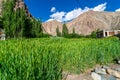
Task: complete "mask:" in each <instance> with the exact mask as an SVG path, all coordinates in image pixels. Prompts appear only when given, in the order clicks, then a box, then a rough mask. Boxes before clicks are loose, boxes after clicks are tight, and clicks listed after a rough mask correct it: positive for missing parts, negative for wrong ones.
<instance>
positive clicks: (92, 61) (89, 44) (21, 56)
mask: <svg viewBox="0 0 120 80" xmlns="http://www.w3.org/2000/svg"><path fill="white" fill-rule="evenodd" d="M118 56H120V40H119V39H118V38H117V37H111V38H103V39H91V38H81V39H65V38H36V39H22V40H16V39H12V40H6V41H0V80H62V71H69V72H74V73H81V72H84V71H85V70H86V69H89V68H92V67H93V66H95V65H96V64H100V65H101V64H108V63H111V62H113V59H115V58H117V57H118Z"/></svg>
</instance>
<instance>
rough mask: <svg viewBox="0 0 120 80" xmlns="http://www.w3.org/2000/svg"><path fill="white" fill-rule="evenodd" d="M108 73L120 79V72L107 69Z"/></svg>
mask: <svg viewBox="0 0 120 80" xmlns="http://www.w3.org/2000/svg"><path fill="white" fill-rule="evenodd" d="M107 73H108V74H110V75H112V76H115V77H117V78H120V72H118V71H115V70H112V69H107Z"/></svg>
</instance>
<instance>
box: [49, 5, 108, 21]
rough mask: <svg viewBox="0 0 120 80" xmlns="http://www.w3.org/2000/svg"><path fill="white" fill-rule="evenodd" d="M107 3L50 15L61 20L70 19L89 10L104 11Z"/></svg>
mask: <svg viewBox="0 0 120 80" xmlns="http://www.w3.org/2000/svg"><path fill="white" fill-rule="evenodd" d="M106 5H107V3H103V4H99V5H98V6H95V7H94V8H88V7H85V8H84V9H81V8H77V9H73V10H72V11H69V12H64V11H61V12H55V13H53V14H52V15H50V19H49V20H58V21H60V22H63V21H70V20H72V19H74V18H76V17H78V16H79V15H80V14H82V13H84V12H87V11H89V10H93V11H104V10H105V9H106ZM49 20H48V21H49Z"/></svg>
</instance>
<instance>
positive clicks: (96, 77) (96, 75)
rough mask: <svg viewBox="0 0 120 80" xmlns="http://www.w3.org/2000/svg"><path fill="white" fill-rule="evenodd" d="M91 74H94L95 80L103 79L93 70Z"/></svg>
mask: <svg viewBox="0 0 120 80" xmlns="http://www.w3.org/2000/svg"><path fill="white" fill-rule="evenodd" d="M91 76H92V78H93V80H102V79H101V76H100V75H99V74H97V73H95V72H92V73H91Z"/></svg>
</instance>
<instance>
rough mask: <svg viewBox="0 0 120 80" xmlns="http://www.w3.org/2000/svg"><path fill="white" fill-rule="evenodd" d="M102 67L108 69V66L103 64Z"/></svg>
mask: <svg viewBox="0 0 120 80" xmlns="http://www.w3.org/2000/svg"><path fill="white" fill-rule="evenodd" d="M102 68H104V69H109V68H110V67H108V66H105V65H104V66H102Z"/></svg>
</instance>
